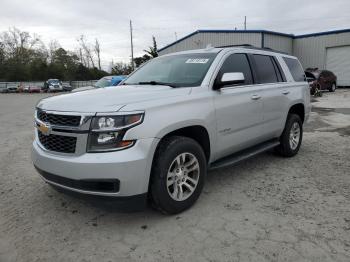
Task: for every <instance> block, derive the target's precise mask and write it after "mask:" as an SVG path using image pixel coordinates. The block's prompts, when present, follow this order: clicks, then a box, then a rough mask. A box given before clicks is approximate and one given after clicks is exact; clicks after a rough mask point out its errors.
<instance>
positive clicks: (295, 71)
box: [283, 57, 305, 82]
mask: <svg viewBox="0 0 350 262" xmlns="http://www.w3.org/2000/svg"><path fill="white" fill-rule="evenodd" d="M283 60H284V62H286V64H287V66H288V68H289V71H290V73H291V74H292V76H293V79H294V81H295V82H304V81H305V73H304V70H303V68H302V67H301V65H300V63H299V61H298V60H297V59H293V58H289V57H283Z"/></svg>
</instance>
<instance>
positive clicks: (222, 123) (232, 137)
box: [214, 53, 262, 157]
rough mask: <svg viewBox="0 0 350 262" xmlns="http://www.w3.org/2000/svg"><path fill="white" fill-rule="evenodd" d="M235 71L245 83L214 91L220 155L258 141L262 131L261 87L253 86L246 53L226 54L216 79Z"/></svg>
mask: <svg viewBox="0 0 350 262" xmlns="http://www.w3.org/2000/svg"><path fill="white" fill-rule="evenodd" d="M235 72H241V73H243V74H244V77H245V83H244V84H240V85H233V86H225V87H223V88H221V89H220V90H217V91H214V92H215V95H214V104H215V108H216V119H217V130H218V136H217V139H218V152H220V155H219V157H222V156H225V155H227V154H229V153H233V152H236V151H239V150H240V149H243V148H246V147H248V146H250V145H254V144H256V143H257V142H258V140H259V136H260V134H261V130H260V125H261V123H262V102H261V92H260V87H258V86H256V85H254V78H253V75H252V70H251V64H250V62H249V60H248V56H247V54H242V53H239V54H238V53H237V54H230V55H229V56H228V57H226V60H225V61H224V63H223V64H222V67H221V69H220V71H219V73H218V75H217V77H216V79H220V78H221V76H222V75H223V74H224V73H235Z"/></svg>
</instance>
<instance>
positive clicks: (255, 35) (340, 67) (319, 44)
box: [158, 29, 350, 86]
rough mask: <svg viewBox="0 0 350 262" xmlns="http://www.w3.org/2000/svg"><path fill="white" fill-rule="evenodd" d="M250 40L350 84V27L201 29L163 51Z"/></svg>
mask: <svg viewBox="0 0 350 262" xmlns="http://www.w3.org/2000/svg"><path fill="white" fill-rule="evenodd" d="M209 44H210V45H212V46H226V45H242V44H250V45H253V46H256V47H262V48H271V49H275V50H278V51H282V52H285V53H288V54H292V55H295V56H297V57H298V58H299V59H300V61H301V63H302V64H303V66H304V68H308V67H313V68H315V67H318V68H319V69H327V70H330V71H332V72H334V73H335V74H336V75H337V77H338V85H339V86H350V29H344V30H336V31H328V32H321V33H315V34H307V35H297V36H296V35H292V34H284V33H278V32H272V31H266V30H198V31H195V32H193V33H191V34H189V35H187V36H185V37H183V38H181V39H179V40H177V41H175V42H173V43H171V44H169V45H167V46H165V47H163V48H161V49H159V50H158V51H159V54H160V55H164V54H169V53H173V52H178V51H183V50H191V49H199V48H205V47H206V46H207V45H209Z"/></svg>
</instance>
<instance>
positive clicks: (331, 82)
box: [305, 68, 337, 95]
mask: <svg viewBox="0 0 350 262" xmlns="http://www.w3.org/2000/svg"><path fill="white" fill-rule="evenodd" d="M305 75H306V79H307V81H308V82H309V85H310V92H311V95H314V94H316V93H318V92H320V91H322V90H328V91H329V92H334V91H335V90H336V89H337V76H336V75H335V74H334V73H333V72H331V71H328V70H319V69H318V68H308V69H306V70H305Z"/></svg>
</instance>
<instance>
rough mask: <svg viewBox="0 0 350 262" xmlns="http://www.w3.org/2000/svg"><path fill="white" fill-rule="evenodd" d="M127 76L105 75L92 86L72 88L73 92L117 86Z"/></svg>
mask: <svg viewBox="0 0 350 262" xmlns="http://www.w3.org/2000/svg"><path fill="white" fill-rule="evenodd" d="M126 77H127V76H124V75H119V76H105V77H102V78H101V79H100V80H98V81H97V82H96V84H94V85H93V86H83V87H79V88H76V89H74V90H73V92H80V91H85V90H91V89H95V88H104V87H108V86H117V85H119V84H120V82H122V81H123V80H124V79H126Z"/></svg>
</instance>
